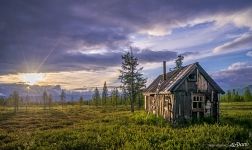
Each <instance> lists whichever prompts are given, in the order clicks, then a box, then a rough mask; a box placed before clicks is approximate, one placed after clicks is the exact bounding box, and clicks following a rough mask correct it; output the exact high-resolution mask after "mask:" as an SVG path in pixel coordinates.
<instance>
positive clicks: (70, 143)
mask: <svg viewBox="0 0 252 150" xmlns="http://www.w3.org/2000/svg"><path fill="white" fill-rule="evenodd" d="M251 139H252V103H251V102H246V103H245V102H239V103H235V102H233V103H222V104H221V119H220V123H219V124H207V123H196V124H188V125H186V126H177V127H174V126H171V125H170V124H169V123H166V122H164V120H163V119H162V118H157V117H155V116H153V115H147V114H146V113H145V112H144V110H137V111H136V112H135V113H134V114H132V113H130V111H129V108H127V107H125V106H119V107H117V108H113V107H109V106H108V107H94V106H87V105H83V106H79V105H68V106H65V107H64V108H63V109H62V107H61V106H54V107H53V108H51V110H43V107H39V106H33V107H29V108H28V109H27V110H26V109H25V108H21V109H20V110H19V112H17V113H14V111H13V108H11V107H10V108H8V107H7V108H3V107H2V108H0V149H1V150H5V149H48V150H49V149H50V150H51V149H129V150H133V149H141V150H142V149H158V150H159V149H193V150H195V149H216V148H221V149H232V148H233V147H234V146H237V142H239V143H241V144H240V148H246V149H249V148H250V146H252V140H251ZM243 143H246V144H247V145H245V146H244V145H243V146H244V147H242V146H241V145H242V144H243ZM235 144H236V145H235ZM238 146H239V144H238Z"/></svg>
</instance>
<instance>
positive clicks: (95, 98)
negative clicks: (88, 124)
mask: <svg viewBox="0 0 252 150" xmlns="http://www.w3.org/2000/svg"><path fill="white" fill-rule="evenodd" d="M100 100H101V96H100V92H99V90H98V88H97V87H96V88H95V90H94V94H93V104H94V105H95V106H98V105H99V102H100Z"/></svg>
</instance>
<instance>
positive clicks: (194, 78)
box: [188, 74, 196, 81]
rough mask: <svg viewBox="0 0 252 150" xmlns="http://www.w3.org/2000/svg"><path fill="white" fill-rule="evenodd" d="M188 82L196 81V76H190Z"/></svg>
mask: <svg viewBox="0 0 252 150" xmlns="http://www.w3.org/2000/svg"><path fill="white" fill-rule="evenodd" d="M188 81H196V74H190V75H189V76H188Z"/></svg>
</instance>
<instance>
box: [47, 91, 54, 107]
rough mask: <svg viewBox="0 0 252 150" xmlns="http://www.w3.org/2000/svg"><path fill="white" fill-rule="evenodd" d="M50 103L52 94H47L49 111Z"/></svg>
mask: <svg viewBox="0 0 252 150" xmlns="http://www.w3.org/2000/svg"><path fill="white" fill-rule="evenodd" d="M52 101H53V99H52V94H49V96H48V107H49V109H51V107H52Z"/></svg>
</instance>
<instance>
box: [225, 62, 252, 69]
mask: <svg viewBox="0 0 252 150" xmlns="http://www.w3.org/2000/svg"><path fill="white" fill-rule="evenodd" d="M246 68H252V65H251V64H249V63H247V62H236V63H233V64H231V65H230V66H228V68H227V69H226V70H239V69H246Z"/></svg>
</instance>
